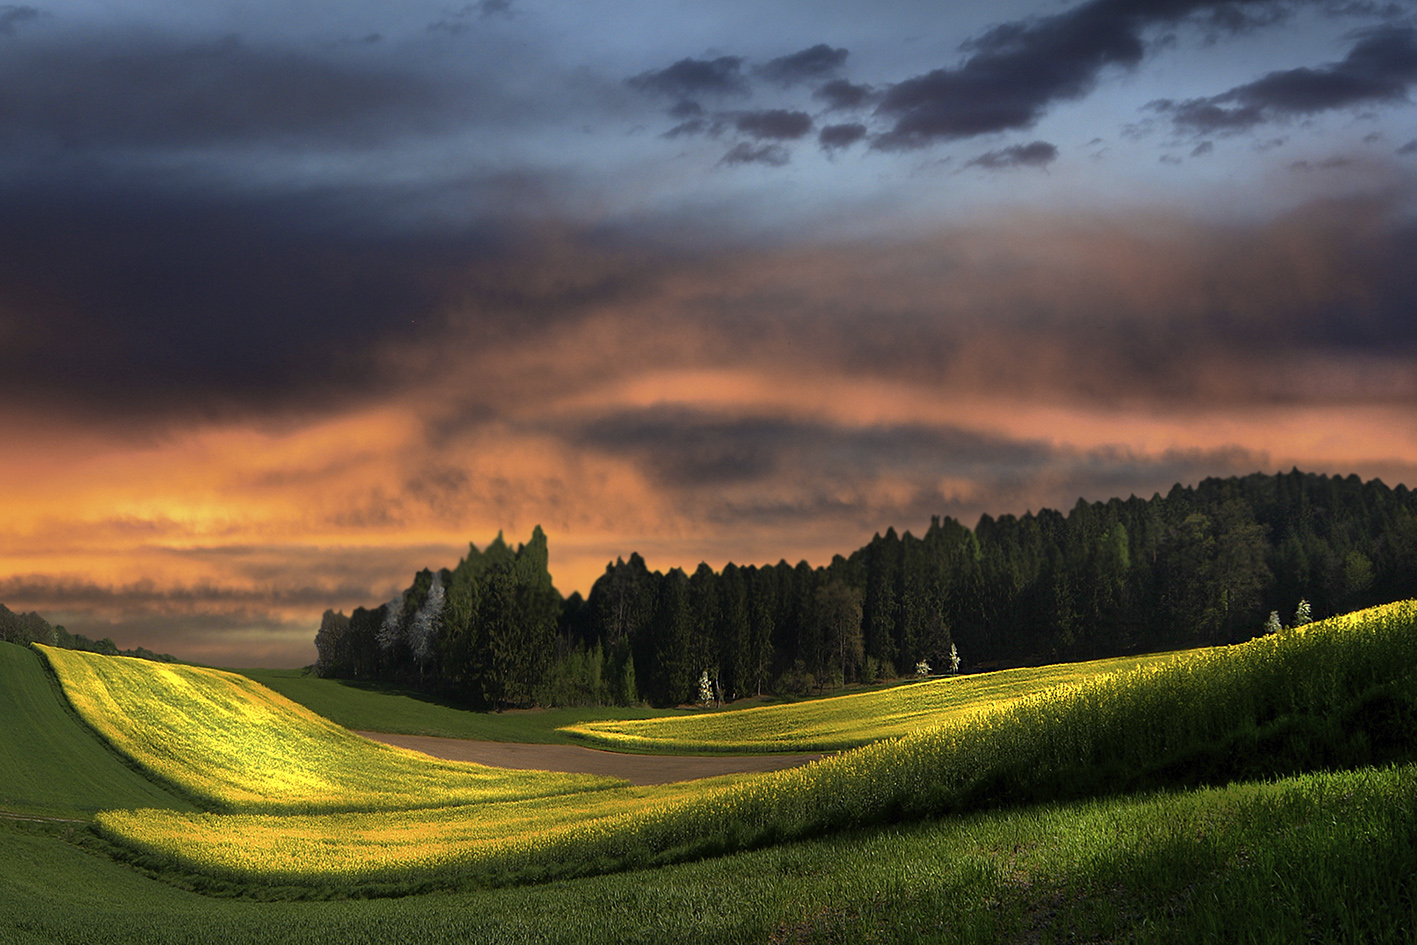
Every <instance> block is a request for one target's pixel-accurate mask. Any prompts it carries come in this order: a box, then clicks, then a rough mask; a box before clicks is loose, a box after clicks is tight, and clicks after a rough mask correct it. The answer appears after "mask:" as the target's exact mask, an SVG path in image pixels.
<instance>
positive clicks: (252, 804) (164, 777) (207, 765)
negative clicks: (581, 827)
mask: <svg viewBox="0 0 1417 945" xmlns="http://www.w3.org/2000/svg"><path fill="white" fill-rule="evenodd" d="M37 649H38V650H39V651H40V653H42V654H43V655H44V657H45V659H46V660H48V662H49V665H50V667H51V668H52V669H53V670H54V673H55V675H56V676H57V677H58V679H59V682H60V684H61V685H62V686H63V688H64V694H65V696H66V697H67V699H68V701H69V703H70V705H72V706H73V708H74V710H75V711H76V712H77V713H78V715H79V717H80V718H82V719H83V720H84V721H85V722H86V723H87V724H88V725H89V726H90V727H91V728H92V729H93V730H94V731H95V732H97V733H98V734H99V735H100V736H102V737H103V738H104V739H105V740H106V741H107V742H108V743H109V744H110V745H111V746H112V747H113V748H114V749H115V750H117V751H118V752H119V753H120V754H122V755H123V756H125V757H126V758H127V759H128V760H130V761H131V762H132V763H133V764H134V765H136V766H137V767H138V768H140V769H141V770H143V771H144V772H146V773H148V774H150V775H151V776H152V777H153V778H154V779H156V780H157V781H158V782H159V783H162V784H165V785H169V786H171V787H172V788H174V789H175V790H177V791H178V792H180V793H182V794H183V795H185V796H187V797H189V798H192V799H194V800H195V801H197V802H198V803H200V804H201V805H202V806H204V807H206V808H208V809H215V810H232V811H236V810H271V811H284V812H313V811H341V810H366V811H367V810H390V809H404V808H408V807H446V806H452V805H459V804H473V803H479V802H487V801H496V800H509V799H510V800H521V799H525V798H529V797H539V796H544V795H551V794H563V793H571V792H579V791H588V790H597V789H602V788H606V787H615V786H622V785H623V784H624V782H623V781H617V780H614V779H609V778H597V777H592V776H589V775H578V774H551V773H547V772H526V771H511V770H507V769H503V768H489V767H486V766H483V765H474V764H469V763H466V762H456V761H441V760H438V759H435V758H430V757H429V756H427V755H424V754H420V753H418V752H413V751H406V750H404V749H400V748H394V747H391V746H388V745H383V744H380V743H378V742H372V741H369V740H368V739H366V738H361V737H359V736H358V735H355V734H353V733H351V732H350V731H348V730H347V729H345V728H343V727H341V726H339V725H336V724H335V723H333V722H331V721H329V720H328V719H325V718H323V717H321V716H318V715H316V714H315V713H313V712H311V711H310V710H308V709H306V708H304V707H303V706H300V705H297V704H296V703H294V702H291V701H290V700H289V699H286V698H285V697H283V696H281V695H279V694H277V693H274V692H272V691H271V690H269V689H267V688H265V687H264V686H261V685H259V684H258V683H255V682H253V681H252V680H250V679H248V678H246V677H245V676H241V675H239V674H236V673H228V672H224V671H222V670H217V669H208V668H206V667H199V666H181V665H172V664H164V663H152V662H148V661H146V660H139V659H132V658H129V657H112V656H100V655H98V654H95V653H85V652H81V651H78V650H60V649H56V648H53V647H46V646H39V647H37Z"/></svg>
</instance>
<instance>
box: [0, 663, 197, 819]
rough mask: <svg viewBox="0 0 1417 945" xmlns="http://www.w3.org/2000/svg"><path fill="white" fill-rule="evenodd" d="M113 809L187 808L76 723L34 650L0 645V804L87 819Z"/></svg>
mask: <svg viewBox="0 0 1417 945" xmlns="http://www.w3.org/2000/svg"><path fill="white" fill-rule="evenodd" d="M115 807H162V808H170V809H173V810H192V809H193V806H192V804H191V803H190V802H188V801H187V800H185V799H184V798H181V797H179V796H177V795H175V794H173V793H172V792H170V791H166V790H164V789H163V788H161V787H159V786H158V785H156V784H154V783H153V782H151V781H149V780H148V779H147V778H145V777H143V776H142V775H141V774H140V773H138V771H136V770H134V768H132V767H131V766H129V765H127V764H125V763H124V762H123V761H122V760H120V758H119V757H118V755H116V754H115V753H114V752H113V751H112V750H111V749H109V748H108V747H107V746H106V745H105V744H104V743H103V742H102V741H100V740H99V739H98V738H97V737H96V736H95V735H94V733H93V732H92V731H90V730H89V729H88V727H86V726H85V725H84V724H83V722H81V721H79V719H78V718H77V717H76V716H75V715H74V714H73V712H72V711H70V710H69V709H68V707H67V706H66V705H65V704H64V702H63V699H62V697H61V696H60V694H59V692H58V689H57V687H56V686H55V685H54V683H53V681H52V680H51V678H50V676H49V674H48V673H47V672H46V671H45V668H44V664H43V662H42V661H41V660H40V657H39V655H38V654H37V653H35V652H34V651H33V650H30V649H27V648H25V647H22V646H17V645H16V644H13V643H0V809H3V810H4V811H8V812H10V813H20V814H29V815H35V816H44V817H66V818H70V817H76V818H88V817H92V816H93V815H94V814H95V813H97V812H98V811H100V810H105V809H111V808H115Z"/></svg>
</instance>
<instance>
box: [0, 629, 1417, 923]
mask: <svg viewBox="0 0 1417 945" xmlns="http://www.w3.org/2000/svg"><path fill="white" fill-rule="evenodd" d="M27 655H28V656H29V657H30V658H31V659H32V658H33V654H27ZM50 656H51V658H52V654H50ZM1414 657H1417V604H1414V603H1412V602H1407V603H1403V604H1395V605H1389V606H1386V607H1381V608H1374V609H1372V610H1369V611H1364V612H1360V613H1357V614H1353V615H1349V616H1347V617H1343V618H1336V619H1334V620H1330V621H1325V622H1324V623H1322V624H1315V625H1312V626H1310V627H1306V628H1300V629H1297V630H1293V631H1286V632H1285V633H1283V634H1279V635H1275V636H1271V637H1265V638H1261V639H1258V640H1255V641H1251V642H1250V643H1247V644H1244V645H1241V646H1237V647H1230V648H1221V649H1217V650H1206V651H1196V652H1192V653H1187V654H1181V655H1177V656H1174V657H1167V658H1164V659H1163V658H1159V659H1157V660H1154V661H1150V662H1148V663H1147V664H1146V665H1141V666H1137V667H1135V668H1132V669H1130V670H1127V671H1123V672H1120V673H1113V674H1110V675H1102V676H1091V677H1089V678H1086V679H1084V680H1082V681H1081V682H1078V683H1074V684H1070V685H1063V686H1061V687H1054V688H1051V689H1047V690H1044V691H1041V692H1034V693H1033V694H1031V695H1027V696H1025V697H1023V698H1020V699H1017V700H1015V701H1013V702H1012V703H1010V704H1006V705H1000V706H995V707H993V708H988V709H980V710H978V711H973V712H966V713H960V714H956V715H954V716H951V718H950V719H949V720H947V721H945V722H944V723H942V724H938V725H935V726H933V727H929V728H925V729H922V730H917V731H914V732H911V733H908V734H905V735H902V736H899V737H893V738H887V739H884V740H881V741H877V742H874V743H872V744H870V745H867V746H864V747H862V748H858V749H854V750H850V751H845V752H843V753H841V754H839V755H836V756H834V757H831V758H828V759H825V760H824V761H822V762H820V763H818V764H816V765H812V766H809V767H806V768H799V769H793V770H789V771H784V772H777V773H773V774H767V775H743V776H734V777H730V778H722V779H715V780H713V781H710V782H689V783H683V784H678V785H668V786H662V787H657V788H626V787H616V786H614V785H613V784H611V785H600V786H598V787H592V786H589V785H586V786H584V788H585V789H584V790H580V791H577V792H574V793H569V792H568V793H559V794H554V795H546V796H541V797H532V796H525V795H519V794H517V793H516V791H515V790H509V791H508V792H507V793H506V794H505V795H503V799H502V800H497V801H486V800H484V801H478V802H474V803H467V804H453V805H444V806H435V807H420V806H417V805H406V806H404V807H402V808H385V809H383V810H378V809H377V803H376V805H375V806H374V807H371V808H365V809H360V808H358V807H348V806H346V807H343V808H324V809H323V810H324V811H330V812H321V811H322V809H321V808H318V807H317V808H313V809H307V810H299V809H298V808H297V809H295V810H294V811H293V810H291V809H290V808H288V807H285V806H281V805H276V806H275V807H274V808H273V809H272V808H270V807H262V805H261V804H260V803H258V802H257V803H247V802H245V801H241V800H239V799H236V800H234V799H233V797H231V796H226V797H223V798H220V799H218V798H212V797H205V796H203V795H199V794H191V793H189V795H188V796H190V797H194V798H195V799H197V800H199V801H200V803H201V806H204V807H207V808H209V809H208V810H207V811H203V812H193V811H190V810H188V811H182V810H178V809H171V808H175V807H177V806H179V805H178V804H169V805H168V807H169V808H170V809H167V810H162V809H158V808H157V807H156V806H155V807H150V808H138V807H131V808H127V809H123V810H109V811H107V812H105V813H102V814H100V815H98V817H97V821H96V827H95V828H94V829H93V830H90V829H89V828H86V827H83V826H82V825H80V826H77V827H75V826H73V825H54V824H19V823H0V915H3V916H5V918H4V919H0V942H9V941H15V942H29V941H36V942H38V941H46V942H47V941H75V942H84V941H144V942H148V941H154V942H165V941H206V940H212V939H214V938H222V937H225V938H229V939H232V940H238V941H285V942H305V941H329V940H332V939H338V940H340V941H397V940H419V941H439V940H466V939H469V938H473V939H476V940H478V941H504V940H505V941H513V940H515V941H526V940H535V941H567V942H578V941H587V942H599V941H665V940H668V939H673V940H676V941H714V942H739V941H744V942H747V941H756V942H762V941H871V940H879V941H949V942H954V941H1001V940H1037V941H1049V940H1053V939H1054V938H1057V939H1059V940H1061V939H1068V940H1112V939H1116V938H1125V939H1127V940H1137V941H1195V940H1200V939H1210V940H1233V941H1295V940H1318V941H1325V940H1327V941H1352V940H1356V939H1362V940H1365V941H1405V940H1406V937H1407V934H1408V932H1409V931H1410V929H1411V928H1414V927H1417V879H1414V877H1417V767H1415V766H1414V765H1413V764H1411V761H1412V759H1413V747H1414V745H1417V673H1414V671H1413V667H1414V666H1417V660H1414ZM100 659H109V658H100ZM115 662H118V661H116V660H115ZM123 662H128V663H130V664H136V665H138V667H139V668H138V669H136V670H129V669H125V671H124V672H125V673H126V672H133V673H137V674H138V675H144V674H149V675H150V674H153V673H154V672H155V670H154V669H152V668H149V667H147V666H143V665H141V664H138V661H123ZM37 663H38V661H37V660H36V661H34V663H33V664H31V665H30V666H29V667H28V668H27V669H26V670H25V672H26V673H29V674H30V675H31V676H33V670H34V665H36V664H37ZM20 665H23V664H20ZM71 669H72V667H71ZM208 672H214V671H208ZM222 675H223V676H224V675H225V674H222ZM110 676H111V678H110V682H109V684H108V686H109V688H110V689H115V688H116V689H119V690H124V689H131V690H132V691H134V692H138V691H142V692H146V693H147V698H150V699H153V700H161V699H169V698H172V697H171V696H170V695H163V694H161V693H160V692H159V691H158V689H154V688H153V687H155V686H159V684H158V683H156V682H153V681H151V680H148V681H144V682H139V681H136V680H128V681H126V682H125V681H124V679H125V678H126V677H125V676H124V675H122V674H120V675H117V676H112V674H111V673H110ZM86 678H87V677H84V676H82V675H80V674H78V673H71V676H70V681H69V682H66V683H65V691H66V692H68V691H69V686H70V685H77V684H78V683H77V682H76V680H80V679H86ZM178 679H180V677H179V678H178ZM178 679H174V678H172V677H169V678H167V680H166V681H165V682H163V683H162V684H161V685H162V686H166V687H169V688H172V689H174V690H177V691H181V690H182V686H183V685H184V684H185V685H196V684H195V683H193V682H192V681H191V680H190V679H186V680H184V681H183V682H179V681H178ZM944 682H953V680H946V681H944ZM84 684H85V685H87V684H88V683H84ZM202 685H215V683H213V682H212V680H211V679H210V678H207V677H205V676H203V678H202ZM222 686H229V687H230V689H222V690H221V691H222V692H224V693H225V695H224V696H223V699H225V700H226V701H225V702H222V701H221V700H217V699H204V700H196V701H188V702H182V703H181V705H182V706H183V708H182V711H183V712H196V711H197V709H198V708H200V709H201V711H202V712H204V713H206V716H205V717H206V718H207V719H208V721H207V722H206V723H203V724H199V725H197V726H196V727H197V728H198V729H199V730H202V731H207V730H208V729H210V730H211V731H212V732H225V735H224V736H222V737H226V738H237V739H238V740H239V739H240V737H241V736H240V735H239V734H237V733H239V732H240V731H241V730H242V727H243V726H254V727H255V728H262V726H265V725H267V724H272V723H271V720H270V719H269V718H267V714H268V713H270V712H273V711H275V710H272V709H270V708H269V707H270V706H272V705H280V706H283V707H282V708H280V709H279V711H276V712H275V714H277V715H284V714H285V713H287V712H290V711H292V710H291V709H290V708H286V707H284V706H286V705H288V704H286V703H283V702H280V703H273V702H272V701H271V699H272V696H273V694H268V695H261V694H260V693H255V694H252V693H251V692H249V691H247V690H245V689H244V687H243V686H242V685H241V684H240V683H237V682H232V681H230V680H227V681H224V682H222ZM159 688H161V687H159ZM919 688H920V686H919V685H914V686H910V687H906V689H908V690H917V689H919ZM243 693H244V694H243ZM871 695H873V694H871ZM50 698H51V701H57V700H56V699H55V694H54V693H53V692H51V694H50ZM276 698H278V697H276ZM80 701H83V700H82V699H81V700H80ZM219 703H220V708H218V704H219ZM248 703H249V704H248ZM122 704H123V700H121V699H118V700H116V701H115V703H114V705H115V706H117V705H122ZM801 705H807V704H806V703H803V704H801ZM780 708H783V709H787V708H793V707H792V706H783V707H780ZM114 711H117V710H116V709H115V710H114ZM168 711H169V714H172V715H177V714H179V713H177V712H175V711H173V710H171V709H169V710H168ZM221 712H225V715H224V716H221V720H220V721H217V718H218V716H219V715H220V713H221ZM61 714H62V713H61ZM90 714H92V715H94V717H95V718H97V719H98V720H99V723H100V724H98V725H95V724H94V722H93V721H89V722H88V725H90V726H93V727H94V729H95V730H98V731H104V732H105V734H107V733H108V731H109V730H112V731H115V732H119V734H120V735H121V734H122V727H121V726H118V725H116V724H114V723H110V722H104V721H103V719H102V717H101V713H100V712H99V710H97V709H94V708H93V707H92V706H90ZM731 714H732V713H722V714H721V715H714V714H710V715H701V716H698V717H696V718H695V721H697V720H699V719H702V720H704V721H708V720H710V719H714V718H727V717H729V716H730V715H731ZM745 714H746V713H745ZM66 718H68V720H69V721H68V723H67V724H68V725H69V726H70V728H71V729H73V731H75V732H81V733H84V732H87V729H85V728H84V727H83V726H82V725H80V724H79V723H78V722H77V720H76V719H75V718H74V717H73V716H72V715H69V716H66ZM307 721H308V720H307ZM56 724H57V723H56ZM281 724H290V723H288V722H282V723H281ZM302 724H304V723H302ZM105 726H106V728H105ZM204 726H205V727H204ZM178 727H179V728H182V727H183V725H179V726H178ZM263 730H264V729H263ZM89 737H90V738H92V736H91V735H89ZM125 737H126V736H125ZM217 737H218V736H217V735H215V734H210V733H208V734H204V735H203V736H202V738H203V739H205V741H204V742H202V744H205V743H207V742H210V741H212V740H213V739H216V738H217ZM95 743H97V742H96V740H95ZM104 751H106V752H107V749H104ZM108 757H109V759H110V761H112V760H113V758H114V757H115V755H114V754H113V753H111V752H109V753H108ZM130 770H131V769H130ZM144 770H151V769H149V768H147V767H146V765H145V767H144ZM1305 772H1307V773H1305ZM225 776H227V777H245V778H248V779H257V780H259V778H261V777H264V775H262V774H261V773H260V772H259V771H252V770H241V769H228V770H226V772H225ZM204 777H205V776H204ZM354 781H355V782H356V783H354V784H353V787H352V788H351V790H355V791H360V790H364V791H366V795H365V796H366V798H367V797H377V796H378V794H379V792H378V791H368V790H367V789H368V788H369V785H361V784H359V783H358V781H359V778H357V777H356V778H354ZM1207 785H1215V786H1207ZM257 788H258V784H257V782H256V781H252V782H251V783H249V784H246V785H245V786H244V787H243V790H247V789H250V790H253V791H254V790H256V789H257ZM331 789H332V790H334V789H338V786H337V785H336V786H333V787H332V788H331ZM7 790H9V788H7ZM184 790H185V789H184ZM115 796H116V794H115ZM5 800H6V803H7V804H8V795H6V796H5ZM178 800H179V801H180V798H179V799H178ZM326 800H327V801H328V798H327V799H326ZM98 806H106V805H98ZM115 806H116V805H115ZM135 867H136V871H135V869H134V868H135ZM143 873H146V874H147V876H144V875H143ZM152 877H156V878H152ZM158 880H161V881H158ZM491 887H497V888H491ZM189 890H201V891H202V892H204V893H205V894H206V895H196V894H194V893H193V892H191V891H189ZM1338 891H1341V894H1339V892H1338ZM414 894H416V895H414ZM213 895H216V896H222V897H236V898H216V899H214V898H211V897H212V896H213ZM390 895H402V896H404V898H400V899H396V900H390V899H386V898H380V897H386V896H390ZM368 897H373V898H368ZM312 898H313V899H326V898H334V899H341V900H344V901H339V902H307V901H298V902H296V901H280V902H267V901H258V900H265V899H281V900H289V899H300V900H303V899H312ZM355 900H366V901H355Z"/></svg>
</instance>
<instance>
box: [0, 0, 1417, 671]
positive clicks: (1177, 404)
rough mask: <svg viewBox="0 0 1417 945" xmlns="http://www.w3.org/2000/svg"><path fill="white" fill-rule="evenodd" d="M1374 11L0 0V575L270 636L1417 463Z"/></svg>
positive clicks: (195, 626)
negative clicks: (424, 573)
mask: <svg viewBox="0 0 1417 945" xmlns="http://www.w3.org/2000/svg"><path fill="white" fill-rule="evenodd" d="M1414 87H1417V3H1413V2H1384V0H1374V2H1366V0H1320V2H1297V0H1292V2H1291V0H1283V2H1268V0H1260V2H1241V0H1231V2H1202V0H1149V2H1142V0H1088V2H1055V0H994V2H988V3H985V2H961V3H950V4H942V3H938V2H921V0H875V2H872V3H862V2H847V0H814V2H811V3H802V2H800V0H794V2H772V0H682V2H676V3H664V2H662V0H612V2H595V0H577V2H561V0H479V2H474V3H469V4H459V3H457V2H452V3H447V2H441V0H435V2H424V0H406V2H400V3H396V4H395V3H387V2H377V3H376V2H369V0H343V2H340V3H328V2H323V3H322V2H313V0H279V2H269V0H241V2H229V3H209V2H198V3H192V2H189V0H181V2H177V0H125V2H123V3H114V2H111V0H36V2H35V3H34V4H33V5H31V4H30V3H28V2H25V3H0V602H3V603H5V604H6V605H7V606H9V607H10V608H11V609H12V610H38V611H39V612H40V613H41V614H43V615H45V616H46V617H47V618H48V619H50V620H51V621H52V622H56V623H62V624H64V625H65V626H66V627H68V628H69V629H70V630H71V631H73V632H79V633H85V634H87V635H89V636H91V637H94V638H99V637H110V638H112V639H113V640H114V641H115V642H116V643H117V644H118V645H119V646H120V647H125V648H128V647H136V646H140V645H141V646H146V647H148V648H150V649H155V650H158V651H165V652H170V653H173V654H175V655H177V656H179V657H182V658H185V659H190V660H196V661H201V662H207V663H213V664H217V665H226V666H253V665H269V666H300V665H304V664H308V663H310V662H313V660H314V656H315V650H314V645H313V638H314V634H315V630H316V629H317V627H318V624H319V619H320V614H321V613H322V612H323V611H324V610H325V609H327V608H334V609H337V610H343V611H345V612H346V613H348V612H349V611H351V610H352V609H353V608H355V607H358V606H376V605H377V604H378V603H379V602H381V601H383V600H387V599H388V598H389V597H390V596H392V595H393V594H394V593H396V592H397V591H398V590H399V589H401V588H403V587H406V586H407V585H408V584H409V583H410V582H411V580H412V576H413V573H414V572H415V571H416V570H418V569H420V568H423V567H434V568H437V567H452V566H453V565H455V564H456V563H457V561H458V559H459V557H461V555H462V554H464V553H465V552H466V549H467V546H468V543H469V542H471V543H474V544H476V545H477V546H478V547H483V546H485V545H486V544H487V543H488V542H489V541H491V540H492V539H493V538H494V537H495V536H496V535H497V534H498V532H499V531H501V532H504V533H505V535H506V537H507V540H508V541H509V542H511V543H513V544H515V543H517V542H519V541H525V540H526V539H527V537H528V536H529V535H530V533H531V530H532V528H533V527H534V526H536V525H538V524H539V525H541V526H542V527H543V528H544V530H545V531H546V533H547V535H548V537H549V541H550V549H551V568H552V573H553V576H554V578H555V581H556V584H557V586H558V587H559V588H560V589H561V591H562V592H563V593H566V594H570V593H571V592H572V591H580V592H581V593H583V594H584V593H586V592H588V591H589V589H590V586H591V584H592V583H593V582H594V580H595V578H596V577H597V576H598V575H599V574H600V573H602V572H603V570H604V568H605V566H606V564H607V563H609V562H611V561H613V560H615V559H616V558H618V557H622V556H623V557H628V556H629V554H630V553H631V552H636V551H637V552H639V553H641V554H642V555H644V557H645V558H646V560H647V562H648V563H649V565H650V567H651V568H655V569H660V570H664V569H668V568H671V567H684V568H686V569H692V568H693V567H694V566H695V565H696V564H697V563H698V562H700V561H707V562H708V563H709V564H710V565H712V566H713V567H714V568H721V567H722V566H723V565H724V564H725V563H726V562H728V561H734V562H737V563H739V564H769V563H775V562H777V561H778V560H783V559H785V560H787V561H789V562H791V563H795V562H796V561H798V560H803V559H805V560H807V561H809V562H810V563H812V564H813V565H821V564H825V563H827V562H829V561H830V559H831V556H832V555H833V554H836V553H843V554H846V553H850V552H851V551H852V550H853V549H855V548H857V547H860V546H861V545H862V544H864V543H865V542H866V541H868V540H869V539H870V538H871V536H872V535H873V534H874V533H876V532H878V531H879V532H883V531H884V530H885V529H886V528H887V527H894V528H895V529H896V530H897V531H905V530H913V531H915V532H916V533H917V534H918V533H920V532H921V531H922V530H923V529H924V528H925V527H927V526H928V524H929V521H930V517H931V516H933V515H941V516H946V515H948V516H954V517H956V518H958V519H959V520H961V521H962V522H964V523H965V524H966V525H971V526H972V525H973V524H974V523H975V522H976V521H977V520H978V517H979V516H980V514H982V513H989V514H992V515H996V516H997V515H1000V514H1015V515H1021V514H1023V513H1025V512H1029V511H1037V510H1038V509H1040V508H1043V507H1049V508H1058V509H1063V510H1067V509H1070V508H1071V507H1072V506H1073V505H1074V504H1075V503H1076V502H1077V500H1078V499H1079V498H1084V499H1087V500H1088V501H1105V500H1106V499H1108V498H1111V497H1113V496H1119V497H1123V498H1125V497H1127V496H1129V495H1133V494H1136V495H1139V496H1142V497H1150V496H1151V495H1152V494H1153V493H1155V492H1158V491H1160V492H1163V493H1164V492H1165V491H1167V490H1168V489H1169V488H1170V487H1171V486H1172V485H1173V484H1175V483H1182V484H1184V485H1193V484H1195V483H1197V482H1199V481H1200V480H1201V479H1204V478H1206V477H1210V476H1230V475H1244V474H1248V473H1252V472H1265V473H1273V472H1278V471H1287V470H1289V469H1290V468H1293V467H1298V468H1299V469H1302V470H1305V471H1310V472H1319V473H1328V474H1341V475H1349V474H1355V473H1356V474H1357V475H1359V476H1361V477H1362V478H1364V479H1370V478H1373V477H1380V478H1382V479H1383V481H1385V482H1387V483H1388V484H1389V485H1396V484H1397V483H1406V484H1407V485H1409V486H1417V411H1414V409H1413V405H1414V404H1417V317H1414V316H1415V315H1417V266H1414V265H1413V264H1412V262H1411V261H1412V260H1413V259H1414V258H1417V214H1414V211H1417V108H1414V106H1413V100H1412V96H1413V94H1414Z"/></svg>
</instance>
